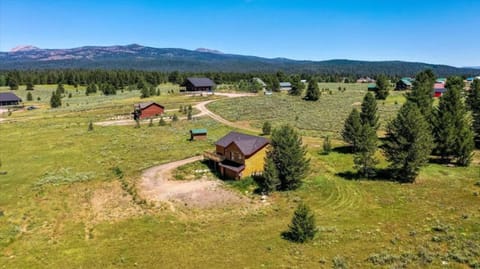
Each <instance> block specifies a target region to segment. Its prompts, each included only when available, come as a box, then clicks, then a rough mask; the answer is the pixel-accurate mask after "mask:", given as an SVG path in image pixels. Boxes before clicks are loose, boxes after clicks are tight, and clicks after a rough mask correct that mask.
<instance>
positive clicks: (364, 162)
mask: <svg viewBox="0 0 480 269" xmlns="http://www.w3.org/2000/svg"><path fill="white" fill-rule="evenodd" d="M376 150H377V134H376V132H375V129H373V128H372V127H371V126H370V125H369V124H364V125H362V127H361V128H360V136H359V137H358V144H357V151H356V153H355V157H354V163H355V169H357V170H358V173H359V174H360V175H361V176H363V177H367V178H369V177H372V176H374V175H375V165H376V164H377V163H378V161H377V159H376V158H375V151H376Z"/></svg>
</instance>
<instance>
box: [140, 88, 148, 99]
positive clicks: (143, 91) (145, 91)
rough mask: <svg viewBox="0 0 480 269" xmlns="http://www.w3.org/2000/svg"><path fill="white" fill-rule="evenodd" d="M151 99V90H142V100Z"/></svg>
mask: <svg viewBox="0 0 480 269" xmlns="http://www.w3.org/2000/svg"><path fill="white" fill-rule="evenodd" d="M147 97H150V90H149V89H148V88H146V87H145V88H142V89H141V90H140V98H147Z"/></svg>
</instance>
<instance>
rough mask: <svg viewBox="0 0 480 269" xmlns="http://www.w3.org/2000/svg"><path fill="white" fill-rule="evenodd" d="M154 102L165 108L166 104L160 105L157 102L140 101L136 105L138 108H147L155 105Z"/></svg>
mask: <svg viewBox="0 0 480 269" xmlns="http://www.w3.org/2000/svg"><path fill="white" fill-rule="evenodd" d="M153 104H155V105H157V106H159V107H161V108H164V106H162V105H159V104H157V103H155V102H144V103H139V104H135V107H136V108H139V109H145V108H147V107H149V106H151V105H153Z"/></svg>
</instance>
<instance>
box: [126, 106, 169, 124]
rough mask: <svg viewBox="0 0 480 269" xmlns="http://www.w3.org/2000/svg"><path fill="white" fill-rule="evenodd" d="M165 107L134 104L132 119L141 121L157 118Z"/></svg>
mask: <svg viewBox="0 0 480 269" xmlns="http://www.w3.org/2000/svg"><path fill="white" fill-rule="evenodd" d="M164 111H165V107H164V106H162V105H159V104H157V103H155V102H146V103H140V104H135V105H134V106H133V113H132V114H133V119H134V120H141V119H147V118H153V117H157V116H160V115H162V114H163V112H164Z"/></svg>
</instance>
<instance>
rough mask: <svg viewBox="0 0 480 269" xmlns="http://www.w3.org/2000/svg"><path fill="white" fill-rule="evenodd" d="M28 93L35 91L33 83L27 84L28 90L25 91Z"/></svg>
mask: <svg viewBox="0 0 480 269" xmlns="http://www.w3.org/2000/svg"><path fill="white" fill-rule="evenodd" d="M25 90H27V91H33V90H34V88H33V83H32V82H27V88H26V89H25Z"/></svg>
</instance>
